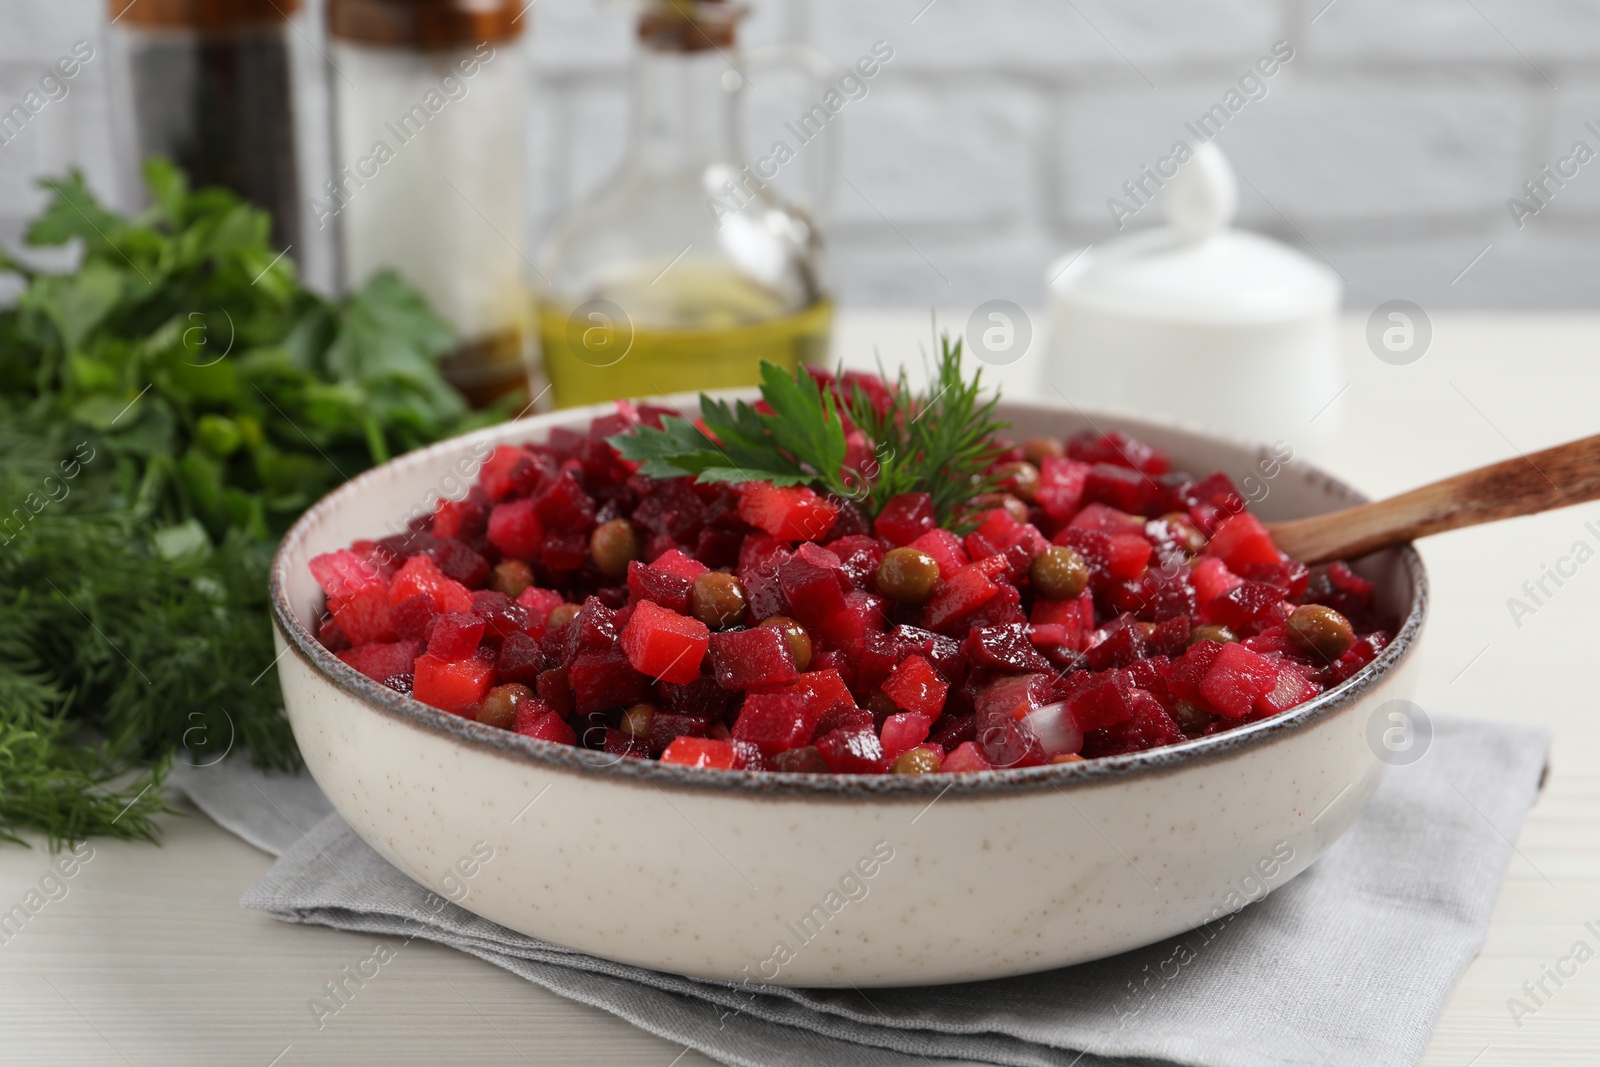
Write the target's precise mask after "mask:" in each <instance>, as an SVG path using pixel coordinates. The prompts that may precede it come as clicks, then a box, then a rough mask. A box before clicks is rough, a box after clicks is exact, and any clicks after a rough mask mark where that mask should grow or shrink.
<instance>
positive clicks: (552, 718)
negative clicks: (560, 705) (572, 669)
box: [514, 701, 578, 745]
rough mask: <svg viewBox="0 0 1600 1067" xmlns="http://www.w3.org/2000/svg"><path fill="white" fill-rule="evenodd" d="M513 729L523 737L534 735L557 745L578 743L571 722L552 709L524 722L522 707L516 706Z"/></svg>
mask: <svg viewBox="0 0 1600 1067" xmlns="http://www.w3.org/2000/svg"><path fill="white" fill-rule="evenodd" d="M528 703H529V704H537V703H538V702H537V701H529V702H528ZM514 729H515V730H516V732H517V733H519V734H522V735H523V736H524V737H536V738H538V739H539V740H541V741H554V742H556V743H557V744H559V745H576V744H577V743H578V735H577V734H576V733H575V732H573V729H572V726H571V724H570V723H568V722H567V720H566V719H564V718H562V717H561V716H560V715H559V714H557V713H556V712H554V711H545V712H541V713H540V714H538V715H535V716H532V717H530V718H529V719H528V720H527V721H526V722H524V721H523V718H522V709H521V708H518V709H517V721H516V723H515V724H514Z"/></svg>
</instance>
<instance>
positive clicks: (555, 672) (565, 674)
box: [533, 666, 572, 719]
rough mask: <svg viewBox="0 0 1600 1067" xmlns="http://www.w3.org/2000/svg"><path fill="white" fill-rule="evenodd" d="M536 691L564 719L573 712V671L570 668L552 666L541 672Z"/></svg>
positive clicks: (535, 685)
mask: <svg viewBox="0 0 1600 1067" xmlns="http://www.w3.org/2000/svg"><path fill="white" fill-rule="evenodd" d="M533 688H534V692H536V693H538V694H539V699H540V700H542V701H544V702H545V703H546V704H549V705H550V708H551V710H553V711H554V712H555V713H556V714H557V715H560V716H561V717H562V718H563V719H565V718H566V717H567V716H569V715H571V714H572V671H571V669H570V668H568V667H565V666H562V667H552V668H550V669H549V670H545V671H540V672H539V680H538V681H537V682H536V683H535V684H534V687H533Z"/></svg>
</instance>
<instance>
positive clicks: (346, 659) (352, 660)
mask: <svg viewBox="0 0 1600 1067" xmlns="http://www.w3.org/2000/svg"><path fill="white" fill-rule="evenodd" d="M334 655H335V656H338V657H339V660H340V661H341V662H342V663H344V664H345V665H346V666H348V667H350V668H351V669H359V668H357V667H356V664H358V663H360V662H361V650H360V649H359V648H346V649H341V650H339V651H338V652H335V653H334Z"/></svg>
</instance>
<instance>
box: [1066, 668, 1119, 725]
mask: <svg viewBox="0 0 1600 1067" xmlns="http://www.w3.org/2000/svg"><path fill="white" fill-rule="evenodd" d="M1132 694H1133V685H1132V682H1131V680H1130V679H1129V678H1128V674H1127V672H1126V671H1120V670H1109V671H1103V672H1101V673H1099V674H1095V675H1093V676H1091V678H1090V679H1089V681H1088V682H1087V683H1086V684H1085V685H1084V686H1083V687H1082V688H1081V689H1079V690H1078V691H1077V692H1075V693H1073V694H1072V695H1071V696H1069V697H1068V698H1067V710H1068V711H1070V712H1071V713H1072V718H1073V721H1074V722H1076V723H1077V724H1078V728H1079V729H1080V730H1082V731H1083V732H1084V733H1085V734H1087V733H1088V732H1089V731H1091V730H1103V729H1105V728H1106V727H1107V726H1112V725H1115V724H1116V723H1119V722H1122V721H1124V720H1125V719H1130V718H1132V717H1133V703H1132V699H1133V698H1132Z"/></svg>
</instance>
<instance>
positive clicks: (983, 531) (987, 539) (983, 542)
mask: <svg viewBox="0 0 1600 1067" xmlns="http://www.w3.org/2000/svg"><path fill="white" fill-rule="evenodd" d="M1021 525H1022V524H1021V523H1019V522H1017V520H1016V517H1015V516H1014V515H1012V514H1011V512H1009V511H1007V510H1006V509H1005V508H990V509H989V510H988V511H987V512H985V513H984V516H983V521H982V522H980V523H978V526H977V529H975V530H973V531H972V532H971V533H969V534H968V535H967V536H966V539H965V540H964V541H963V542H962V543H963V544H964V545H965V546H966V550H967V555H968V556H970V557H971V558H973V559H981V558H983V557H984V556H995V555H999V554H1000V553H1001V552H1003V551H1005V549H1006V548H1007V547H1008V546H1009V545H1010V544H1011V538H1012V535H1013V534H1015V533H1016V531H1017V530H1018V529H1019V528H1020V527H1021Z"/></svg>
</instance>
